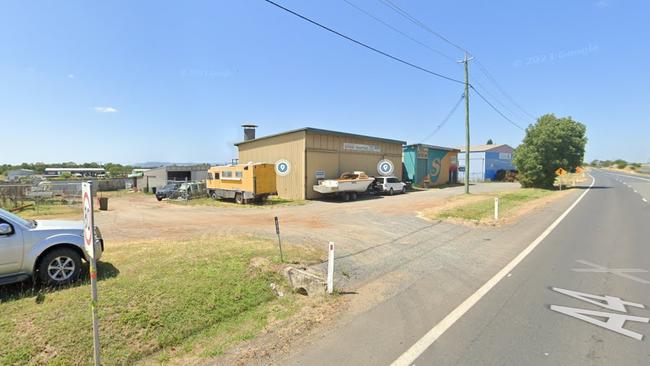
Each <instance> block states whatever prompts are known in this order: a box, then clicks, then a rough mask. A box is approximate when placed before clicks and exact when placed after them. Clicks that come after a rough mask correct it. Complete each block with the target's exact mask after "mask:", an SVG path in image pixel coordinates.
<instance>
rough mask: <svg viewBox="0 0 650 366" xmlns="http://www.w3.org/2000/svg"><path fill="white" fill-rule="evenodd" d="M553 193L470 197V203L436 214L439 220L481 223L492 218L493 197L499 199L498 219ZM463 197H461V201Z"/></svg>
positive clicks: (524, 191) (530, 190)
mask: <svg viewBox="0 0 650 366" xmlns="http://www.w3.org/2000/svg"><path fill="white" fill-rule="evenodd" d="M554 192H555V191H552V190H546V189H538V188H525V189H520V190H517V191H514V192H507V193H497V194H485V195H472V196H471V197H470V199H471V202H467V203H461V204H459V205H457V206H455V207H453V208H450V209H447V210H443V211H440V212H438V213H437V214H436V215H435V217H436V218H439V219H448V218H456V219H462V220H470V221H481V220H485V219H491V218H493V217H494V197H496V196H498V197H499V217H506V216H508V215H509V214H511V213H512V212H514V211H516V209H517V208H519V207H520V206H521V205H523V204H525V203H527V202H531V201H534V200H536V199H540V198H543V197H546V196H549V195H551V194H553V193H554ZM462 198H464V197H461V199H462Z"/></svg>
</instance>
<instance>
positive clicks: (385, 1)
mask: <svg viewBox="0 0 650 366" xmlns="http://www.w3.org/2000/svg"><path fill="white" fill-rule="evenodd" d="M379 1H380V2H381V3H383V4H384V5H386V6H387V7H389V8H391V9H392V10H393V11H395V12H396V13H398V14H399V15H401V16H402V17H404V18H406V19H408V20H409V21H410V22H412V23H414V24H416V25H417V26H419V27H421V28H422V29H424V30H426V31H427V32H429V33H431V34H433V35H435V36H436V37H438V38H440V39H441V40H443V41H444V42H446V43H447V44H449V45H451V46H453V47H455V48H457V49H458V50H460V51H463V52H465V53H467V54H468V55H469V56H474V55H472V53H471V52H470V51H469V50H467V49H466V48H465V47H462V46H461V45H459V44H457V43H455V42H452V41H451V40H450V39H449V38H447V37H445V36H444V35H442V34H440V33H438V32H436V31H435V30H433V29H431V28H430V27H428V26H427V25H426V24H424V23H422V22H421V21H420V20H418V19H417V18H415V17H414V16H412V15H411V14H409V13H408V12H407V11H406V10H404V9H402V8H401V7H399V6H398V5H397V4H395V3H394V2H393V1H391V0H379ZM476 62H477V63H478V66H479V69H480V70H481V72H482V73H483V74H485V76H487V78H488V79H489V80H490V81H491V82H492V83H493V84H494V86H495V87H496V89H498V90H499V92H501V94H503V96H505V97H506V98H507V99H508V100H509V101H510V103H512V104H513V105H514V106H515V107H517V108H518V109H519V110H521V111H522V112H523V113H524V114H525V115H526V116H528V117H530V118H532V119H533V120H535V117H534V116H533V115H531V114H530V113H528V111H526V110H525V109H524V108H523V107H522V106H521V105H520V104H519V103H517V102H516V101H515V100H514V98H512V97H511V96H510V95H509V94H508V93H507V92H506V91H505V90H504V89H503V88H502V87H501V85H499V83H498V82H497V81H496V79H495V78H494V77H493V76H492V74H491V73H490V72H489V71H488V70H487V67H485V65H483V64H482V63H481V62H480V61H479V60H476ZM483 89H485V90H487V88H485V87H483ZM492 97H493V98H494V99H495V100H497V101H498V98H496V97H495V96H494V95H492ZM499 103H500V104H501V105H503V103H501V102H500V101H499ZM511 113H512V111H511ZM513 114H514V113H513Z"/></svg>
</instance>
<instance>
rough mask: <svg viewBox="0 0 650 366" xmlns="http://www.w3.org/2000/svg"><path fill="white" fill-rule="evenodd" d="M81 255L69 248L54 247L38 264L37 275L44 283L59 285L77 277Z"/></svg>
mask: <svg viewBox="0 0 650 366" xmlns="http://www.w3.org/2000/svg"><path fill="white" fill-rule="evenodd" d="M80 274H81V257H80V256H79V253H77V252H76V251H74V250H72V249H69V248H59V249H54V250H52V251H51V252H49V253H47V254H46V255H45V256H44V257H43V258H42V259H41V262H40V264H39V265H38V277H39V279H40V280H41V282H43V283H44V284H46V285H49V286H61V285H66V284H69V283H72V282H75V281H77V280H78V279H79V275H80Z"/></svg>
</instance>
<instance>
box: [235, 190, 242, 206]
mask: <svg viewBox="0 0 650 366" xmlns="http://www.w3.org/2000/svg"><path fill="white" fill-rule="evenodd" d="M235 202H237V203H238V204H240V205H241V204H243V203H244V198H243V197H242V194H241V193H236V194H235Z"/></svg>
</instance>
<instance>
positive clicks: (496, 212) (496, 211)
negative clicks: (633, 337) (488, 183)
mask: <svg viewBox="0 0 650 366" xmlns="http://www.w3.org/2000/svg"><path fill="white" fill-rule="evenodd" d="M494 219H495V220H498V219H499V197H494Z"/></svg>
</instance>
